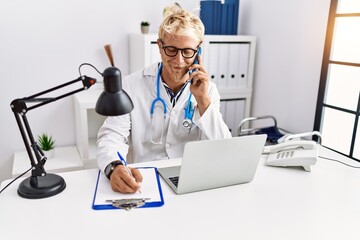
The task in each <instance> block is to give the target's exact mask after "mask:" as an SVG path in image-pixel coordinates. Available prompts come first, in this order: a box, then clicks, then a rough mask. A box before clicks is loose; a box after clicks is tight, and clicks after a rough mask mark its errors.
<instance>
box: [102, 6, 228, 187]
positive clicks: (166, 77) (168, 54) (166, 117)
mask: <svg viewBox="0 0 360 240" xmlns="http://www.w3.org/2000/svg"><path fill="white" fill-rule="evenodd" d="M158 35H159V39H158V41H157V44H158V46H159V51H160V55H161V60H162V62H161V63H156V64H153V65H152V66H150V67H147V68H145V69H143V70H141V71H138V72H136V73H133V74H131V75H129V76H127V77H125V78H124V79H123V89H124V90H125V91H126V92H127V93H128V94H129V96H130V97H131V99H132V101H133V104H134V110H133V111H132V112H131V113H129V114H126V115H123V116H117V117H108V118H107V119H106V121H105V122H104V124H103V126H102V127H101V128H100V130H99V134H98V151H97V152H98V156H97V158H98V165H99V168H100V169H101V170H103V171H104V172H105V174H106V175H107V177H108V178H109V179H110V184H111V187H112V189H113V190H114V191H119V192H122V193H134V192H136V191H138V190H139V189H140V187H141V186H140V185H141V181H142V176H141V174H140V172H139V171H138V170H137V169H132V168H130V171H131V173H132V175H133V176H131V175H130V174H128V173H127V171H126V169H125V167H124V166H122V164H121V162H120V161H119V158H118V152H119V153H120V154H121V155H122V156H123V157H124V158H125V156H126V160H127V162H130V163H134V162H144V161H154V160H159V159H168V158H179V157H182V153H183V149H184V145H185V143H186V142H189V141H198V140H204V139H218V138H230V137H231V133H230V131H229V129H228V127H227V126H226V124H225V123H224V121H223V119H222V116H221V113H220V95H219V92H218V90H217V89H216V86H215V84H214V83H212V82H210V81H209V76H208V74H207V72H206V70H205V69H204V67H203V61H202V57H201V55H200V54H199V53H200V51H201V43H202V41H203V37H204V25H203V23H202V22H201V20H200V19H199V18H198V17H197V16H196V15H194V14H192V13H190V12H187V11H185V10H182V9H181V10H178V11H177V12H175V13H173V14H170V15H168V16H167V17H165V18H164V20H163V22H162V23H161V25H160V28H159V34H158ZM164 109H165V110H164Z"/></svg>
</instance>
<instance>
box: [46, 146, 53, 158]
mask: <svg viewBox="0 0 360 240" xmlns="http://www.w3.org/2000/svg"><path fill="white" fill-rule="evenodd" d="M44 154H45V156H46V157H47V158H48V159H50V158H54V156H55V148H53V149H51V150H49V151H44Z"/></svg>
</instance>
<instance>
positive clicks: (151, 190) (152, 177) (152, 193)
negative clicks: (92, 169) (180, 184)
mask: <svg viewBox="0 0 360 240" xmlns="http://www.w3.org/2000/svg"><path fill="white" fill-rule="evenodd" d="M138 169H139V170H140V172H141V173H142V175H143V177H144V179H143V184H142V188H141V193H134V194H122V193H118V192H114V191H113V190H112V189H111V187H110V183H109V180H108V179H107V178H106V176H105V175H104V173H102V172H101V171H100V170H99V173H98V176H97V181H96V186H95V192H94V197H93V202H92V208H93V209H94V210H106V209H120V208H117V207H115V206H113V205H112V203H109V202H106V200H114V199H130V198H140V197H141V198H150V199H149V200H148V201H146V202H145V204H144V205H143V206H141V207H139V208H149V207H161V206H163V205H164V198H163V194H162V189H161V184H160V177H159V174H158V172H157V171H156V168H154V167H144V168H138ZM145 181H146V182H145Z"/></svg>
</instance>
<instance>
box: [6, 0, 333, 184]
mask: <svg viewBox="0 0 360 240" xmlns="http://www.w3.org/2000/svg"><path fill="white" fill-rule="evenodd" d="M172 2H173V1H166V0H153V1H146V0H142V1H139V0H138V1H119V0H101V1H100V0H98V1H86V0H76V1H75V0H61V1H60V0H52V1H46V0H31V1H27V0H12V1H9V0H0V33H1V36H0V79H1V80H0V82H1V84H2V87H1V88H0V95H1V101H0V112H1V124H0V133H1V138H0V181H2V180H4V179H6V178H10V177H11V167H12V158H13V153H14V152H15V151H19V150H23V149H24V146H23V142H22V140H21V136H20V133H19V130H18V127H17V125H16V122H15V119H14V116H13V114H12V112H11V109H10V102H11V101H12V100H13V99H15V98H19V97H25V96H29V95H32V94H34V93H37V92H39V91H42V90H45V89H47V88H50V87H53V86H56V85H59V84H62V83H64V82H66V81H70V80H73V79H75V78H77V77H78V66H79V65H80V64H81V63H84V62H89V63H92V64H93V65H95V66H96V67H97V68H98V69H99V70H100V71H103V70H104V69H105V68H106V67H108V66H109V61H108V59H107V57H106V54H105V51H104V48H103V46H104V45H105V44H111V45H112V49H113V52H114V58H115V65H116V66H117V67H119V68H120V69H121V70H122V72H123V75H126V74H127V73H128V68H129V64H128V57H129V56H128V40H127V36H128V34H129V33H137V32H139V31H140V30H139V28H140V27H139V23H140V22H141V21H142V20H149V21H150V22H151V23H152V25H151V32H156V31H157V27H158V24H159V23H160V21H161V17H162V9H163V8H164V7H165V6H166V5H168V4H169V3H172ZM178 2H179V3H180V4H181V5H182V6H183V7H185V8H187V9H193V8H195V7H196V5H198V4H199V1H193V0H183V1H178ZM329 2H330V0H318V1H313V0H302V1H297V0H272V1H268V0H240V19H239V30H240V31H239V33H240V34H249V35H256V36H257V37H258V49H257V60H256V71H255V88H254V90H255V91H254V99H253V104H254V105H253V106H254V107H253V115H254V116H255V115H263V114H273V115H274V116H276V117H277V118H278V121H279V125H280V126H281V127H284V128H286V129H288V130H291V131H294V132H301V131H309V130H312V127H313V122H314V113H315V104H316V97H317V89H318V81H319V75H320V67H321V60H322V51H323V43H324V38H325V30H326V21H327V14H328V7H329ZM139 5H141V7H138V6H139ZM82 73H85V74H87V75H89V76H93V77H96V78H98V79H101V78H100V76H99V75H98V74H97V73H96V72H95V71H93V70H92V69H90V68H87V67H84V68H82ZM73 111H74V109H73V99H72V97H69V98H66V99H63V100H60V101H58V102H56V103H52V104H49V105H47V106H44V107H42V108H38V109H35V110H33V111H30V112H29V113H28V114H27V116H28V118H29V121H30V124H31V127H32V130H33V133H34V135H36V134H38V133H41V132H50V133H51V134H53V135H54V137H55V138H56V140H57V144H58V145H59V146H63V145H73V144H75V124H74V113H73Z"/></svg>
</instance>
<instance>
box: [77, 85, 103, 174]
mask: <svg viewBox="0 0 360 240" xmlns="http://www.w3.org/2000/svg"><path fill="white" fill-rule="evenodd" d="M101 85H102V84H101ZM102 91H103V89H102V86H101V88H95V89H89V90H87V91H83V92H80V93H77V94H75V95H74V109H75V128H76V146H77V149H78V151H79V154H80V157H81V159H82V164H83V165H84V167H95V166H96V138H97V133H98V131H99V129H100V127H101V125H102V124H103V122H104V120H105V118H106V117H105V116H102V115H99V114H97V113H96V112H95V104H96V101H97V99H98V97H99V95H100V94H101V92H102Z"/></svg>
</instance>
